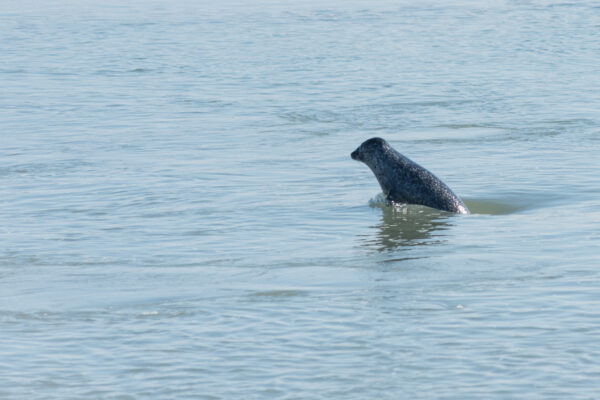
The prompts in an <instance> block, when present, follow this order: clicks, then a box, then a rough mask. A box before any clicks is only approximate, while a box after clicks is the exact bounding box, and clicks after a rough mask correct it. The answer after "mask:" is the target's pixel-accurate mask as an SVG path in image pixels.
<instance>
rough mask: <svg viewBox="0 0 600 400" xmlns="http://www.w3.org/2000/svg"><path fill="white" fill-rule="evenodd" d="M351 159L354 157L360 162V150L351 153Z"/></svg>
mask: <svg viewBox="0 0 600 400" xmlns="http://www.w3.org/2000/svg"><path fill="white" fill-rule="evenodd" d="M350 157H352V159H353V160H356V161H360V159H359V158H358V149H356V150H354V151H353V152H352V153H350Z"/></svg>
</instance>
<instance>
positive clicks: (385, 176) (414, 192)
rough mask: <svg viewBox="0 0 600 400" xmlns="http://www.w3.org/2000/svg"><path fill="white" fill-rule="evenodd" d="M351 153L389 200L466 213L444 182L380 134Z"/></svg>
mask: <svg viewBox="0 0 600 400" xmlns="http://www.w3.org/2000/svg"><path fill="white" fill-rule="evenodd" d="M350 156H351V157H352V159H353V160H357V161H362V162H363V163H365V164H367V166H368V167H369V168H370V169H371V171H373V173H374V174H375V177H376V178H377V181H378V182H379V185H380V186H381V189H382V190H383V195H384V197H385V198H386V200H387V201H388V202H391V203H400V204H402V203H406V204H420V205H423V206H427V207H431V208H436V209H438V210H442V211H448V212H453V213H458V214H469V209H468V208H467V206H466V205H465V204H464V203H463V202H462V201H461V200H460V199H459V198H458V196H457V195H456V194H454V192H453V191H452V190H451V189H450V188H449V187H448V186H446V184H445V183H444V182H442V181H441V180H440V179H439V178H438V177H436V176H435V175H434V174H432V173H431V172H429V171H428V170H426V169H425V168H423V167H421V166H420V165H419V164H417V163H416V162H414V161H412V160H410V159H409V158H407V157H405V156H403V155H402V154H400V153H399V152H398V151H396V150H394V149H393V148H392V146H390V145H389V144H388V142H386V141H385V140H383V139H381V138H378V137H374V138H371V139H369V140H366V141H365V142H363V144H361V145H360V146H359V147H358V148H357V149H356V150H354V151H353V152H352V154H351V155H350Z"/></svg>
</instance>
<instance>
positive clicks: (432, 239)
mask: <svg viewBox="0 0 600 400" xmlns="http://www.w3.org/2000/svg"><path fill="white" fill-rule="evenodd" d="M372 206H374V207H378V208H381V211H382V214H381V222H380V223H379V224H378V225H375V226H373V228H375V235H374V236H369V237H368V238H365V240H364V241H363V243H364V245H365V246H366V247H369V248H373V249H376V250H377V251H388V250H401V249H403V248H410V247H414V246H422V245H431V244H439V243H443V241H444V236H445V235H444V233H443V232H444V231H445V230H447V229H448V228H449V227H450V226H452V223H451V219H450V218H449V217H451V216H452V215H453V214H450V213H446V212H443V211H439V210H434V209H432V208H428V207H422V206H414V205H403V206H395V207H390V206H386V205H384V204H380V203H375V204H372Z"/></svg>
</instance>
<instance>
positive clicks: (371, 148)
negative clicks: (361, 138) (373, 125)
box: [350, 137, 389, 164]
mask: <svg viewBox="0 0 600 400" xmlns="http://www.w3.org/2000/svg"><path fill="white" fill-rule="evenodd" d="M388 148H389V144H388V143H387V142H386V141H385V140H383V139H382V138H378V137H374V138H371V139H369V140H366V141H365V142H363V144H361V145H360V146H358V148H357V149H356V150H354V151H353V152H352V154H350V157H352V159H353V160H356V161H362V162H364V163H365V164H369V160H372V159H373V157H374V156H375V154H380V153H381V152H382V151H385V150H386V149H388Z"/></svg>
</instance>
